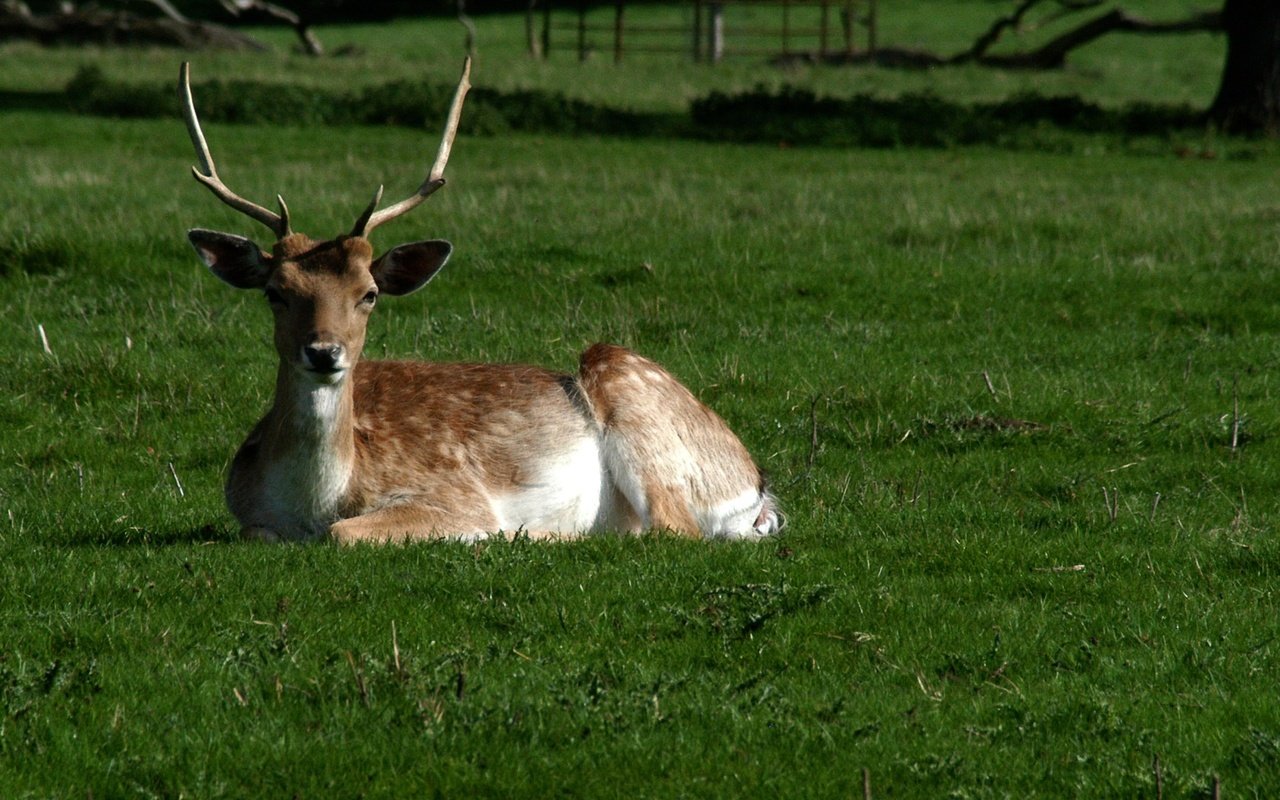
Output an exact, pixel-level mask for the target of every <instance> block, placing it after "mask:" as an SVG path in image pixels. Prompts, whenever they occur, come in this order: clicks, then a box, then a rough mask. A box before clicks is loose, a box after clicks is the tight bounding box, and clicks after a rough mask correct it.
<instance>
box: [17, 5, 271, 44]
mask: <svg viewBox="0 0 1280 800" xmlns="http://www.w3.org/2000/svg"><path fill="white" fill-rule="evenodd" d="M148 1H150V0H148ZM161 1H162V2H165V0H161ZM151 4H152V5H153V6H156V7H159V4H157V3H154V2H152V3H151ZM165 4H166V5H167V2H166V3H165ZM162 13H163V12H162ZM180 17H182V15H181V14H178V18H175V17H174V16H173V15H172V14H168V13H165V15H164V16H162V17H159V18H156V17H148V16H142V15H139V14H135V13H133V12H129V11H119V10H108V9H104V8H99V7H95V6H84V7H79V8H77V7H76V6H73V5H69V4H68V5H66V6H64V7H63V8H62V9H60V10H59V11H57V12H54V13H50V14H33V13H31V11H30V10H29V9H28V8H27V7H26V5H25V4H24V3H22V2H21V0H5V1H4V2H3V3H0V41H4V40H8V39H22V40H28V41H35V42H39V43H40V44H48V45H52V44H85V43H93V44H108V45H110V44H155V45H168V46H170V47H181V48H183V49H187V50H194V49H200V48H206V47H221V48H228V49H237V50H267V49H269V48H268V47H267V46H266V45H265V44H263V43H262V42H260V41H258V40H257V39H254V38H253V37H252V36H248V35H246V34H243V33H240V32H239V31H233V30H231V29H230V28H228V27H226V26H224V25H215V24H213V23H209V22H199V21H185V22H184V21H182V20H181V19H179V18H180Z"/></svg>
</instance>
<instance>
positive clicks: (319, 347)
mask: <svg viewBox="0 0 1280 800" xmlns="http://www.w3.org/2000/svg"><path fill="white" fill-rule="evenodd" d="M302 357H303V360H304V361H305V362H306V363H307V366H309V367H310V368H311V369H313V370H315V371H316V372H336V371H337V370H338V369H340V367H339V363H340V362H341V361H342V345H340V344H324V343H316V344H309V345H305V346H304V347H303V348H302Z"/></svg>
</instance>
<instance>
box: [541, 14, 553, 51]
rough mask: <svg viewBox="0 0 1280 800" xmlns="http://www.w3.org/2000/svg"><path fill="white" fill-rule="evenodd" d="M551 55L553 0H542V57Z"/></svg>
mask: <svg viewBox="0 0 1280 800" xmlns="http://www.w3.org/2000/svg"><path fill="white" fill-rule="evenodd" d="M550 56H551V0H542V57H543V59H546V58H549V57H550Z"/></svg>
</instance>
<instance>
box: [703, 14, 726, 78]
mask: <svg viewBox="0 0 1280 800" xmlns="http://www.w3.org/2000/svg"><path fill="white" fill-rule="evenodd" d="M710 9H711V20H710V26H709V30H708V32H707V33H708V37H709V40H708V42H707V49H708V50H709V51H710V53H709V55H710V56H711V63H712V64H719V63H720V59H722V58H724V4H723V3H712V4H711V6H710Z"/></svg>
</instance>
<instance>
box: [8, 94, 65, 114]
mask: <svg viewBox="0 0 1280 800" xmlns="http://www.w3.org/2000/svg"><path fill="white" fill-rule="evenodd" d="M70 109H71V104H70V103H69V102H68V100H67V95H66V93H65V92H14V91H5V90H0V111H69V110H70Z"/></svg>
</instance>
